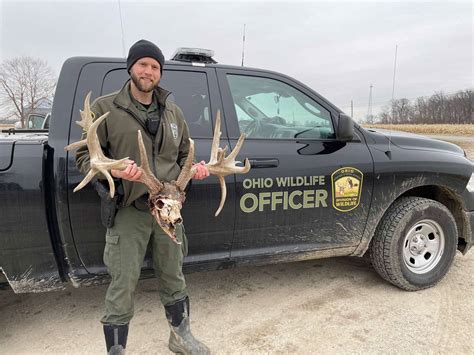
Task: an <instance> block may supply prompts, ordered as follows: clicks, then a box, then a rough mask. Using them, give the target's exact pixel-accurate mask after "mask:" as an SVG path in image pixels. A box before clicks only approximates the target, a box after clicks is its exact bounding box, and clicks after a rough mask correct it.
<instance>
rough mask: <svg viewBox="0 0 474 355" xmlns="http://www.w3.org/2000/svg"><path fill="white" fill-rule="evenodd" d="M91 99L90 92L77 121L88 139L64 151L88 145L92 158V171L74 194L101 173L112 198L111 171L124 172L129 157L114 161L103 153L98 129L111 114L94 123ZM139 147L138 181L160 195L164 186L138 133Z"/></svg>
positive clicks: (105, 114)
mask: <svg viewBox="0 0 474 355" xmlns="http://www.w3.org/2000/svg"><path fill="white" fill-rule="evenodd" d="M90 97H91V92H89V93H88V94H87V96H86V98H85V100H84V110H82V111H81V118H82V119H81V121H76V123H77V124H78V125H79V126H81V127H82V128H83V130H84V131H86V132H87V138H86V139H83V140H80V141H78V142H75V143H72V144H69V145H68V146H66V147H65V148H64V149H66V150H74V149H77V148H79V147H82V146H84V145H87V149H88V150H89V156H90V170H89V172H88V173H87V175H86V177H85V178H84V179H83V180H82V181H81V183H80V184H79V185H78V186H77V187H76V188H75V189H74V192H76V191H78V190H80V189H82V188H83V187H84V186H85V185H87V183H88V182H89V181H91V180H92V178H93V177H94V176H95V175H96V174H98V173H99V172H101V173H102V174H103V175H104V176H105V177H106V178H107V181H108V182H109V190H110V197H114V195H115V184H114V181H113V178H112V176H111V175H110V173H109V171H110V170H111V169H117V170H123V169H125V168H126V167H127V166H128V162H127V160H128V157H126V158H123V159H120V160H114V159H110V158H107V157H106V156H105V155H104V153H103V152H102V148H101V146H100V142H99V137H98V136H97V127H98V126H99V124H100V123H101V122H102V121H103V120H105V118H106V117H107V116H108V115H109V112H106V113H104V114H103V115H102V116H100V117H99V118H98V119H97V120H95V121H94V118H93V115H92V112H91V108H90ZM138 147H139V149H140V160H141V166H140V167H138V169H139V170H141V172H142V174H141V176H140V179H139V180H138V181H140V182H142V183H143V184H145V185H146V186H147V187H148V190H149V191H150V194H154V193H156V194H157V193H159V192H160V191H161V190H162V189H163V184H162V183H161V182H160V181H159V180H158V179H157V178H156V177H155V176H154V175H153V173H152V172H151V170H150V165H149V164H148V159H147V155H146V150H145V145H144V144H143V138H142V133H141V132H140V130H139V131H138Z"/></svg>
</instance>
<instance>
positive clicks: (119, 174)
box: [110, 160, 142, 181]
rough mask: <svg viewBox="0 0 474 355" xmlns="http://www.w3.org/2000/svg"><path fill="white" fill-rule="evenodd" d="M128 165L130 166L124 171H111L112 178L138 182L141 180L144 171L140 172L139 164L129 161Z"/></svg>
mask: <svg viewBox="0 0 474 355" xmlns="http://www.w3.org/2000/svg"><path fill="white" fill-rule="evenodd" d="M126 163H127V164H128V166H127V167H126V168H125V169H123V170H116V169H112V170H110V173H111V174H112V176H113V177H116V178H120V179H124V180H128V181H137V180H138V179H140V176H142V171H141V170H138V166H137V164H136V163H135V162H134V161H133V160H127V161H126Z"/></svg>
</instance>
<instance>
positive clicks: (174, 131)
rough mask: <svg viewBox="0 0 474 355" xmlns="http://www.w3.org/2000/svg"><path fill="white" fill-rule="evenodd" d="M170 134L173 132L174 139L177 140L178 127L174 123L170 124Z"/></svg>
mask: <svg viewBox="0 0 474 355" xmlns="http://www.w3.org/2000/svg"><path fill="white" fill-rule="evenodd" d="M170 127H171V132H173V137H174V139H178V125H177V124H176V123H170Z"/></svg>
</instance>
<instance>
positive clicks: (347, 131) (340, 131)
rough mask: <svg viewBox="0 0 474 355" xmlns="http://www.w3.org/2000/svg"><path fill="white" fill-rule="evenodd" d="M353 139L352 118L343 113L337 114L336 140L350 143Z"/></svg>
mask: <svg viewBox="0 0 474 355" xmlns="http://www.w3.org/2000/svg"><path fill="white" fill-rule="evenodd" d="M353 137H354V122H353V121H352V118H350V117H349V116H347V115H346V114H344V113H341V114H339V120H338V123H337V135H336V138H337V139H339V140H341V141H351V140H352V138H353Z"/></svg>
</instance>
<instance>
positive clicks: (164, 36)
mask: <svg viewBox="0 0 474 355" xmlns="http://www.w3.org/2000/svg"><path fill="white" fill-rule="evenodd" d="M120 5H121V10H122V20H123V28H124V42H125V46H126V51H128V47H129V46H130V45H131V44H133V43H134V42H135V41H137V40H139V39H142V38H145V39H148V40H151V41H153V42H155V43H157V44H158V46H159V47H160V48H161V49H162V50H163V53H164V55H165V58H167V59H168V58H170V56H171V55H172V54H173V52H174V50H175V49H176V48H178V47H201V48H209V49H213V50H214V51H215V59H216V60H217V61H218V62H220V63H223V64H231V65H240V64H241V56H242V33H243V25H244V24H246V44H245V66H250V67H257V68H266V69H271V70H275V71H279V72H283V73H285V74H287V75H289V76H292V77H294V78H296V79H298V80H300V81H302V82H303V83H305V84H307V85H308V86H310V87H311V88H313V89H314V90H315V91H317V92H319V93H320V94H322V95H323V96H325V97H326V98H327V99H329V100H330V101H332V102H333V103H335V104H336V105H337V106H339V107H340V108H341V109H343V110H344V111H346V112H347V113H349V114H350V102H351V100H353V101H354V106H355V112H354V113H355V117H356V118H360V117H362V116H364V115H366V114H367V108H368V101H369V86H370V84H373V99H372V101H373V104H374V113H375V111H376V110H377V108H378V107H379V106H380V105H382V104H385V103H387V102H388V101H389V100H390V99H391V96H392V80H393V67H394V56H395V46H396V45H398V55H397V69H396V86H395V98H402V97H405V98H416V97H418V96H429V95H432V94H433V93H435V92H438V91H443V92H445V93H453V92H456V91H458V90H461V89H468V88H472V87H473V32H472V30H473V28H472V24H473V12H472V3H471V1H444V2H439V1H438V2H431V1H417V2H413V1H410V2H408V1H377V2H376V1H350V2H348V1H346V2H340V1H333V2H320V1H305V2H293V1H291V2H290V1H286V2H282V1H280V2H275V1H251V2H250V1H249V2H241V1H214V2H204V1H133V2H132V1H125V0H121V1H120ZM0 14H1V15H0V16H1V17H0V28H1V36H0V59H1V60H4V59H9V58H13V57H17V56H22V55H29V56H34V57H39V58H42V59H45V60H46V61H47V62H48V63H49V64H50V65H51V67H52V68H53V69H54V71H55V72H56V74H57V75H59V72H60V69H61V65H62V63H63V62H64V60H65V59H67V58H69V57H72V56H85V55H87V56H105V57H123V55H124V54H123V47H122V31H121V25H120V23H121V22H120V12H119V1H118V0H113V1H112V0H111V1H106V0H101V1H99V0H96V1H85V0H82V1H18V0H17V1H11V0H0Z"/></svg>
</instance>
